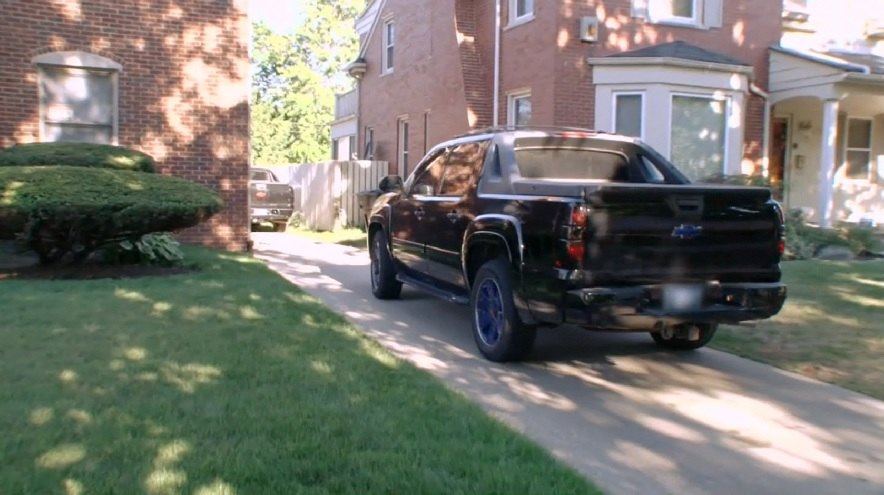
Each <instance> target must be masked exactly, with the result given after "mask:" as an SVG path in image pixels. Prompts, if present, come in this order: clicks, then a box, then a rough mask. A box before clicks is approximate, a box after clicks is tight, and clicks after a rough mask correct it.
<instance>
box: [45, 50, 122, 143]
mask: <svg viewBox="0 0 884 495" xmlns="http://www.w3.org/2000/svg"><path fill="white" fill-rule="evenodd" d="M31 63H32V64H34V65H35V66H36V67H37V91H38V103H37V110H38V114H39V119H40V126H39V132H40V141H46V139H47V132H46V109H45V108H44V107H43V82H42V78H43V75H44V73H45V70H46V69H51V70H60V71H71V72H74V71H86V72H100V73H104V74H106V75H107V76H108V77H110V80H111V88H112V89H111V91H112V96H111V105H113V109H112V112H111V139H110V144H113V145H119V144H120V79H119V75H120V72H122V71H123V66H122V65H120V64H119V63H117V62H114V61H113V60H111V59H109V58H106V57H102V56H100V55H96V54H93V53H88V52H81V51H67V52H51V53H44V54H42V55H37V56H36V57H34V58H32V59H31Z"/></svg>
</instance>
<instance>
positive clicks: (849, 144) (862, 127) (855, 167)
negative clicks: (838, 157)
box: [844, 118, 872, 179]
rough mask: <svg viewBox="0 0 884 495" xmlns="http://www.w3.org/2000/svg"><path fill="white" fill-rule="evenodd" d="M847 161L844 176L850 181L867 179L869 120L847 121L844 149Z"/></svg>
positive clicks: (870, 137) (870, 125) (869, 144)
mask: <svg viewBox="0 0 884 495" xmlns="http://www.w3.org/2000/svg"><path fill="white" fill-rule="evenodd" d="M844 156H845V157H846V161H847V173H846V176H847V177H848V178H850V179H868V178H869V172H870V171H871V169H872V167H871V162H872V121H871V119H857V118H849V119H847V141H846V144H845V147H844Z"/></svg>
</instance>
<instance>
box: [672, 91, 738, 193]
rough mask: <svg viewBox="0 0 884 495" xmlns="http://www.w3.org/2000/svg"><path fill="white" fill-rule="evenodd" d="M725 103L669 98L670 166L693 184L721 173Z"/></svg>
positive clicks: (709, 100) (677, 97)
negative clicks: (670, 123)
mask: <svg viewBox="0 0 884 495" xmlns="http://www.w3.org/2000/svg"><path fill="white" fill-rule="evenodd" d="M726 112H727V102H726V101H723V100H714V99H712V98H707V97H702V96H700V97H696V96H673V97H672V130H671V132H672V153H671V159H672V163H674V164H675V166H676V167H677V168H678V169H679V170H681V171H682V172H683V173H684V174H685V175H686V176H688V178H690V179H691V180H693V181H701V180H703V179H706V178H708V177H712V176H716V175H720V174H722V173H723V172H724V155H725V121H726V118H727V115H726Z"/></svg>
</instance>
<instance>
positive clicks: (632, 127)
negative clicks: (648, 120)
mask: <svg viewBox="0 0 884 495" xmlns="http://www.w3.org/2000/svg"><path fill="white" fill-rule="evenodd" d="M643 106H644V97H643V95H642V94H641V93H615V94H614V132H616V133H617V134H623V135H624V136H632V137H637V138H639V139H643V138H644V121H643V117H642V116H643V114H644V112H643V111H642V108H643Z"/></svg>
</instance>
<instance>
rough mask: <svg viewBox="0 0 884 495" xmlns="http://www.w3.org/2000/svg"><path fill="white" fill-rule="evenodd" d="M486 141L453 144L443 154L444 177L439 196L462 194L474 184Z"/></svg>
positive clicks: (482, 161)
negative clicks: (452, 146)
mask: <svg viewBox="0 0 884 495" xmlns="http://www.w3.org/2000/svg"><path fill="white" fill-rule="evenodd" d="M487 149H488V142H487V141H483V142H478V143H466V144H461V145H459V146H455V147H454V149H452V150H451V151H450V152H449V153H447V154H446V156H445V177H444V179H443V180H442V188H441V189H440V190H439V195H441V196H463V195H464V194H466V193H467V191H469V190H470V187H471V186H473V185H475V182H476V179H477V178H478V177H479V171H481V170H482V163H484V161H485V150H487Z"/></svg>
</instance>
